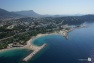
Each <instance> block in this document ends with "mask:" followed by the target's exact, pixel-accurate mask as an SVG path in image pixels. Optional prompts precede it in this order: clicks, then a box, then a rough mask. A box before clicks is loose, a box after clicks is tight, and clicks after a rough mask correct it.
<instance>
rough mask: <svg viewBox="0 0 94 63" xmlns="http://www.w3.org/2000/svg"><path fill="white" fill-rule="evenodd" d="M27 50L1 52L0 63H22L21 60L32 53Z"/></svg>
mask: <svg viewBox="0 0 94 63" xmlns="http://www.w3.org/2000/svg"><path fill="white" fill-rule="evenodd" d="M30 52H31V51H30V50H26V49H14V50H9V51H4V52H0V63H21V60H22V59H23V58H24V57H25V56H26V55H28V54H29V53H30Z"/></svg>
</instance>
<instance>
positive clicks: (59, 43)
mask: <svg viewBox="0 0 94 63" xmlns="http://www.w3.org/2000/svg"><path fill="white" fill-rule="evenodd" d="M43 43H47V46H46V47H45V48H44V49H43V50H41V51H40V52H39V53H38V54H36V55H35V56H34V57H33V59H32V60H30V61H28V62H27V63H88V62H86V61H82V62H81V61H79V60H78V59H85V58H88V57H92V58H94V57H93V55H94V24H89V27H88V28H80V29H76V30H74V31H72V32H70V33H69V39H68V40H66V39H65V38H64V37H63V36H62V35H48V36H44V37H41V38H38V39H36V40H34V44H35V45H41V44H43ZM14 51H15V52H14ZM14 51H7V52H6V53H0V63H19V62H20V60H21V58H22V57H23V56H25V55H26V54H27V53H28V51H27V50H18V51H17V50H14ZM16 52H17V54H14V53H16ZM11 59H12V60H11ZM15 59H16V61H15ZM5 60H6V61H5Z"/></svg>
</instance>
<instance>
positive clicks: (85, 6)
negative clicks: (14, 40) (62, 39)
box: [0, 0, 94, 15]
mask: <svg viewBox="0 0 94 63" xmlns="http://www.w3.org/2000/svg"><path fill="white" fill-rule="evenodd" d="M93 6H94V0H70V1H69V0H45V1H44V0H15V1H14V0H1V1H0V8H2V9H5V10H8V11H24V10H33V11H35V12H36V13H38V14H42V15H44V14H48V15H75V14H78V15H79V14H94V8H93Z"/></svg>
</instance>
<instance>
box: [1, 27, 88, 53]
mask: <svg viewBox="0 0 94 63" xmlns="http://www.w3.org/2000/svg"><path fill="white" fill-rule="evenodd" d="M79 28H86V26H80V27H75V28H71V29H70V30H60V31H59V32H56V31H55V32H53V33H45V34H37V36H32V37H31V38H30V39H29V40H28V41H27V42H26V45H24V46H22V47H12V48H5V49H1V50H0V52H3V51H7V50H12V49H17V48H20V49H30V50H32V48H31V47H30V46H31V45H33V44H32V41H33V40H35V39H37V38H39V37H42V36H47V35H55V34H56V35H62V36H63V37H65V38H67V39H68V33H69V32H71V31H73V30H75V29H79ZM34 46H36V45H34Z"/></svg>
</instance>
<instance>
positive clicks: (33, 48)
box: [22, 44, 46, 62]
mask: <svg viewBox="0 0 94 63" xmlns="http://www.w3.org/2000/svg"><path fill="white" fill-rule="evenodd" d="M45 46H46V44H43V45H42V46H34V45H31V46H30V48H31V49H32V50H33V52H32V53H30V54H29V55H28V56H26V57H25V58H24V59H23V60H22V61H23V62H27V61H28V60H30V59H32V57H33V56H34V55H35V54H36V53H37V52H39V51H40V50H41V49H43V48H44V47H45Z"/></svg>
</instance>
